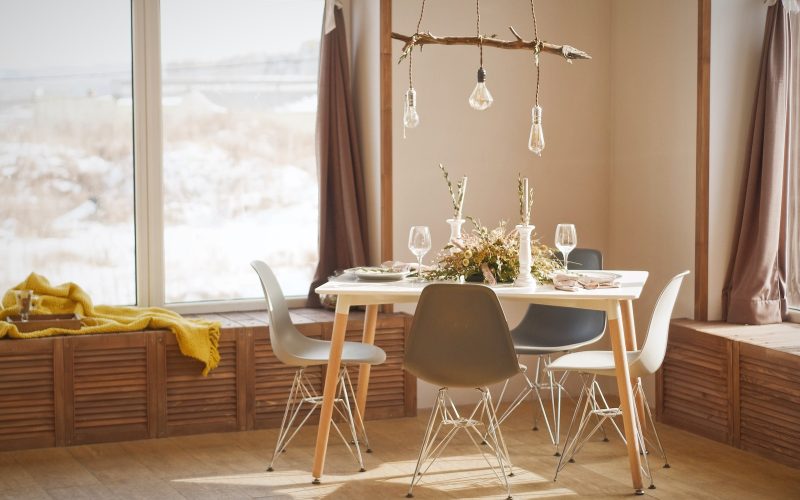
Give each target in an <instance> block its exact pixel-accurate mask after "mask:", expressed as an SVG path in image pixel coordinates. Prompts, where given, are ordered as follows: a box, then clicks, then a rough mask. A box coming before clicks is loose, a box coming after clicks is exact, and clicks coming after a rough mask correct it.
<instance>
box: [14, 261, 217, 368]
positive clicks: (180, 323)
mask: <svg viewBox="0 0 800 500" xmlns="http://www.w3.org/2000/svg"><path fill="white" fill-rule="evenodd" d="M14 290H33V291H34V293H36V294H37V295H39V296H40V297H41V298H40V302H39V304H38V305H37V307H36V309H35V310H34V311H32V313H34V314H71V313H76V314H79V315H80V316H81V317H82V322H83V327H82V328H81V329H80V330H65V329H63V328H48V329H46V330H39V331H34V332H20V331H19V330H17V327H16V326H14V325H13V324H11V323H9V322H7V321H3V320H5V319H6V318H7V317H8V316H10V315H12V314H18V313H19V306H17V304H16V297H15V295H14ZM2 307H3V309H2V310H0V338H2V337H5V336H6V335H7V336H9V337H12V338H20V339H27V338H37V337H50V336H54V335H65V334H67V335H83V334H87V333H113V332H135V331H141V330H146V329H167V330H170V331H172V333H174V334H175V336H176V337H177V339H178V346H179V347H180V350H181V352H182V353H183V355H184V356H189V357H192V358H194V359H196V360H198V361H201V362H203V363H205V368H204V369H203V375H208V372H209V371H211V370H213V369H214V368H216V367H217V365H218V364H219V351H218V350H217V344H218V343H219V329H220V324H219V323H218V322H215V321H206V320H198V319H191V320H190V319H186V318H183V317H181V316H180V315H179V314H177V313H174V312H172V311H168V310H166V309H161V308H159V307H122V306H100V305H97V306H95V305H93V304H92V300H91V299H90V298H89V295H87V293H86V292H84V291H83V290H82V289H81V287H79V286H78V285H76V284H74V283H64V284H62V285H58V286H52V285H51V284H50V282H49V281H47V278H45V277H44V276H40V275H38V274H36V273H31V274H30V276H28V278H27V279H25V281H23V282H22V283H20V284H19V285H17V286H15V287H14V288H12V289H11V290H8V291H7V292H6V293H5V295H4V296H3V301H2Z"/></svg>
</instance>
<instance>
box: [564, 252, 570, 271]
mask: <svg viewBox="0 0 800 500" xmlns="http://www.w3.org/2000/svg"><path fill="white" fill-rule="evenodd" d="M566 271H569V251H566V252H564V272H566Z"/></svg>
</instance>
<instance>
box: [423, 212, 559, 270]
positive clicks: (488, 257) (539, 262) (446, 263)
mask: <svg viewBox="0 0 800 500" xmlns="http://www.w3.org/2000/svg"><path fill="white" fill-rule="evenodd" d="M469 220H470V222H472V224H473V226H474V228H473V230H472V232H471V233H469V234H467V235H466V236H465V237H464V243H463V245H457V244H453V243H452V242H451V243H449V244H447V245H446V246H445V247H444V248H443V249H442V250H441V251H440V252H439V254H438V255H437V261H438V265H437V267H436V269H434V270H432V271H429V272H427V273H425V274H426V276H425V277H426V278H427V279H432V280H458V279H460V278H461V277H462V276H463V277H464V279H465V280H466V281H472V282H488V283H491V281H492V280H491V278H490V276H491V277H493V278H494V280H495V281H496V282H497V283H513V282H514V279H515V278H516V277H517V274H518V273H519V234H518V233H517V231H514V230H511V231H507V230H506V222H505V221H501V222H500V225H499V226H498V227H496V228H494V229H491V230H490V229H488V228H486V227H484V226H482V225H481V223H480V221H478V220H476V219H473V218H471V217H470V218H469ZM451 250H455V251H454V252H453V253H451ZM531 256H532V259H531V262H532V264H531V273H532V274H533V276H534V277H535V278H536V280H537V281H538V282H539V283H550V282H551V278H550V276H551V274H552V273H553V272H554V271H557V270H559V269H562V267H563V266H562V265H561V262H560V261H559V260H558V259H556V257H555V251H554V250H553V249H552V248H550V247H548V246H547V245H544V244H542V243H541V242H540V241H539V240H538V239H537V238H535V237H534V238H531ZM484 271H488V273H489V274H488V275H486V274H485V273H484Z"/></svg>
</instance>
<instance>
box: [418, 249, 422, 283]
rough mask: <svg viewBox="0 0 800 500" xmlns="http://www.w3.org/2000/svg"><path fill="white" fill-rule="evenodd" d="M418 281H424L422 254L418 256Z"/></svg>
mask: <svg viewBox="0 0 800 500" xmlns="http://www.w3.org/2000/svg"><path fill="white" fill-rule="evenodd" d="M417 281H422V255H419V256H417Z"/></svg>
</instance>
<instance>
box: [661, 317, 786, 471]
mask: <svg viewBox="0 0 800 500" xmlns="http://www.w3.org/2000/svg"><path fill="white" fill-rule="evenodd" d="M656 392H657V407H658V411H657V413H658V417H659V419H660V420H661V421H662V422H664V423H667V424H669V425H673V426H675V427H680V428H683V429H686V430H689V431H692V432H695V433H697V434H700V435H703V436H706V437H709V438H711V439H714V440H717V441H721V442H723V443H728V444H730V445H732V446H736V447H739V448H742V449H744V450H749V451H752V452H755V453H758V454H760V455H763V456H766V457H768V458H771V459H773V460H776V461H778V462H781V463H784V464H788V465H791V466H794V467H800V324H794V323H783V324H778V325H761V326H743V325H731V324H727V323H704V322H696V321H690V320H674V321H673V322H672V324H671V327H670V332H669V345H668V348H667V356H666V359H665V360H664V365H663V367H662V369H661V371H660V372H659V374H658V376H657V378H656Z"/></svg>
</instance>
